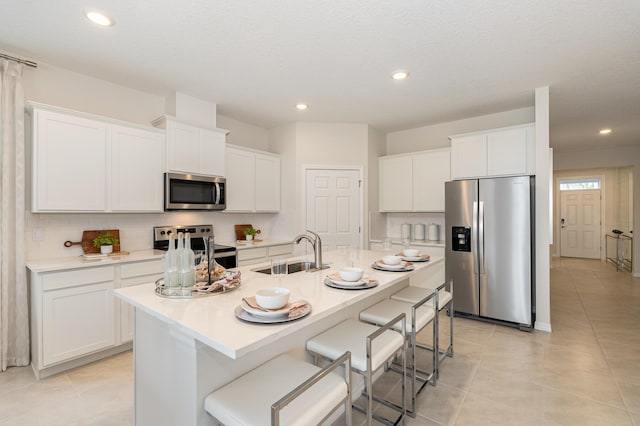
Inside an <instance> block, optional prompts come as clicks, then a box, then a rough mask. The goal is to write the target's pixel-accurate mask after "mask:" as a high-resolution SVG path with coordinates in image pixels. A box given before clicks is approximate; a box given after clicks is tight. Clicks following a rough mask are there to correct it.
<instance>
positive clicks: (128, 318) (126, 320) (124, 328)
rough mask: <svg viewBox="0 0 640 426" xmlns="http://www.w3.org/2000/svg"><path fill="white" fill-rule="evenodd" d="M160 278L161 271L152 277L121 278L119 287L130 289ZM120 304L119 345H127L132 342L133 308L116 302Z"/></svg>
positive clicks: (133, 327)
mask: <svg viewBox="0 0 640 426" xmlns="http://www.w3.org/2000/svg"><path fill="white" fill-rule="evenodd" d="M161 277H162V269H161V270H160V271H159V272H158V273H157V274H153V275H142V276H139V277H132V278H122V279H121V280H120V287H121V288H125V287H131V286H134V285H141V284H148V283H153V282H155V281H156V280H157V279H158V278H161ZM117 303H119V304H120V343H127V342H130V341H132V340H133V335H134V330H135V312H134V309H133V306H131V305H130V304H129V303H127V302H123V301H121V300H118V301H117Z"/></svg>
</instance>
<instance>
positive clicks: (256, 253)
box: [238, 247, 267, 262]
mask: <svg viewBox="0 0 640 426" xmlns="http://www.w3.org/2000/svg"><path fill="white" fill-rule="evenodd" d="M263 257H267V248H266V247H259V248H252V249H246V250H238V262H241V261H243V260H250V259H258V258H263Z"/></svg>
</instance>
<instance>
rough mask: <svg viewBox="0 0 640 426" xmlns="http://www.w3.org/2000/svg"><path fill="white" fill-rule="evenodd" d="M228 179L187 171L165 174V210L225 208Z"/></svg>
mask: <svg viewBox="0 0 640 426" xmlns="http://www.w3.org/2000/svg"><path fill="white" fill-rule="evenodd" d="M226 181H227V180H226V179H225V178H223V177H219V176H198V175H192V174H187V173H165V174H164V209H165V210H224V209H225V208H227V203H226V197H225V195H226V194H225V189H226V188H225V187H226Z"/></svg>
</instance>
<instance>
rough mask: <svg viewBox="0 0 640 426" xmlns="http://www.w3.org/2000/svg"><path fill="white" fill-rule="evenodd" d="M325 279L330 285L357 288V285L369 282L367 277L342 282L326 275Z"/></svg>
mask: <svg viewBox="0 0 640 426" xmlns="http://www.w3.org/2000/svg"><path fill="white" fill-rule="evenodd" d="M332 275H333V274H332ZM327 279H328V280H329V281H331V282H332V283H334V284H338V285H340V286H358V285H363V284H366V283H368V282H369V277H368V276H366V275H363V276H362V278H360V279H359V280H358V281H344V280H339V279H334V278H332V277H331V275H327Z"/></svg>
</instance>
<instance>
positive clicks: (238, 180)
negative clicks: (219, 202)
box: [226, 148, 256, 212]
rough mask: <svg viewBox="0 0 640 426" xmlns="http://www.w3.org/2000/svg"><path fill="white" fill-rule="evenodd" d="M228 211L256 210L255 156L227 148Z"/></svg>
mask: <svg viewBox="0 0 640 426" xmlns="http://www.w3.org/2000/svg"><path fill="white" fill-rule="evenodd" d="M226 170H227V211H245V212H251V211H253V210H254V209H255V179H256V175H255V173H256V170H255V154H253V153H251V152H247V151H242V150H239V149H233V148H227V150H226Z"/></svg>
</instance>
